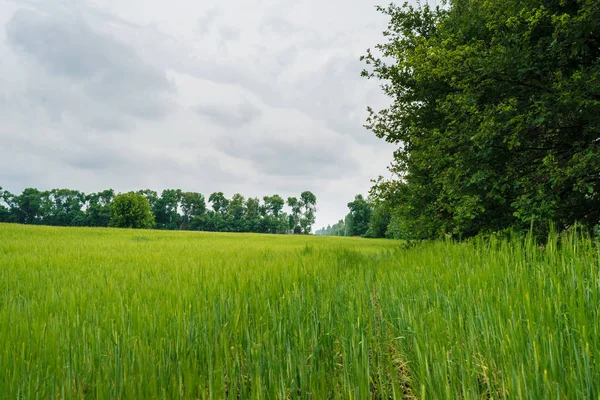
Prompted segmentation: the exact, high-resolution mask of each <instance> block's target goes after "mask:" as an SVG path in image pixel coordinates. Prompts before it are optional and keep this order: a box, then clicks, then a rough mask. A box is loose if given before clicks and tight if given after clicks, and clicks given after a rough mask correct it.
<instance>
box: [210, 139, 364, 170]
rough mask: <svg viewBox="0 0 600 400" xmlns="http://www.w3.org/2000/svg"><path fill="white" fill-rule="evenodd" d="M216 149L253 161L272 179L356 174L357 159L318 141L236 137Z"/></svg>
mask: <svg viewBox="0 0 600 400" xmlns="http://www.w3.org/2000/svg"><path fill="white" fill-rule="evenodd" d="M216 144H217V147H218V148H219V149H220V150H221V151H223V152H224V153H225V154H228V155H230V156H232V157H236V158H241V159H245V160H249V161H251V162H252V163H253V164H254V166H255V167H256V168H257V169H258V170H259V171H260V172H262V173H264V174H267V175H273V176H288V177H308V176H310V177H312V178H313V179H314V178H317V179H319V178H331V177H341V176H344V175H346V174H351V173H354V172H356V171H357V170H358V168H359V165H358V162H357V160H356V159H354V158H352V157H351V156H349V155H348V154H345V152H344V149H343V146H341V147H342V148H336V146H335V145H327V144H325V143H315V142H308V141H303V142H296V143H294V142H287V141H284V140H281V139H280V138H261V139H257V138H254V139H252V140H249V139H246V138H245V137H242V138H235V137H233V136H232V135H228V136H227V137H222V138H221V139H220V140H219V141H217V143H216Z"/></svg>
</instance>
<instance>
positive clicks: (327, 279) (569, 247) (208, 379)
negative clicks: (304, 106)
mask: <svg viewBox="0 0 600 400" xmlns="http://www.w3.org/2000/svg"><path fill="white" fill-rule="evenodd" d="M599 260H600V253H599V248H598V247H597V246H596V245H595V244H594V243H593V242H592V240H591V239H589V238H586V237H580V236H578V235H576V234H574V233H571V234H568V235H563V236H561V237H558V236H557V235H552V236H551V238H550V240H549V241H548V243H547V244H546V245H545V246H538V245H536V244H534V243H533V242H532V241H531V240H521V239H512V240H506V241H502V240H494V239H492V240H489V241H482V240H481V241H472V242H469V243H460V244H457V243H449V242H434V243H428V244H422V245H419V246H416V247H413V248H410V249H402V248H401V246H400V244H399V243H398V242H393V241H377V240H360V239H351V238H323V237H295V236H267V235H252V234H237V235H236V234H214V233H212V234H208V233H206V234H205V233H186V232H157V231H133V230H111V229H76V228H62V229H61V228H46V227H24V226H12V225H0V393H2V396H3V397H6V398H19V397H20V398H32V399H36V398H39V399H47V398H144V399H150V398H153V399H154V398H164V399H173V398H180V397H181V398H192V399H196V398H198V399H207V398H215V399H221V398H227V399H237V398H242V399H243V398H247V399H274V398H307V399H327V398H354V399H367V398H414V397H416V398H420V399H426V398H433V399H445V398H446V399H457V398H466V399H474V398H505V397H509V398H531V399H542V398H549V399H553V398H557V399H558V398H578V399H579V398H598V396H599V395H600V391H599V387H600V372H599V371H600V368H599V366H598V364H597V363H598V359H599V356H600V332H599V328H600V320H599V318H598V306H599V305H600V292H599V289H600V280H599V268H600V261H599Z"/></svg>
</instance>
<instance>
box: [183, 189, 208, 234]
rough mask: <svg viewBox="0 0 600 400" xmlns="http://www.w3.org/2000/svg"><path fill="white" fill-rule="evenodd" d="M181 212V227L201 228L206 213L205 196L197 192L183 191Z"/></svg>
mask: <svg viewBox="0 0 600 400" xmlns="http://www.w3.org/2000/svg"><path fill="white" fill-rule="evenodd" d="M181 212H182V213H183V215H182V216H181V226H180V228H181V229H191V230H199V229H201V227H202V224H203V221H204V217H205V214H206V201H205V200H204V196H203V195H201V194H200V193H196V192H183V193H181Z"/></svg>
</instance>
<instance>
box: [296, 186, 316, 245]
mask: <svg viewBox="0 0 600 400" xmlns="http://www.w3.org/2000/svg"><path fill="white" fill-rule="evenodd" d="M298 205H299V206H300V209H301V210H302V215H301V216H300V226H301V227H302V233H304V234H305V235H307V234H309V233H310V231H311V229H312V226H313V224H314V223H315V218H316V213H317V196H315V195H314V194H313V192H311V191H309V190H307V191H304V192H302V193H301V194H300V200H299V201H298Z"/></svg>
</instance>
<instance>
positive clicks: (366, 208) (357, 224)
mask: <svg viewBox="0 0 600 400" xmlns="http://www.w3.org/2000/svg"><path fill="white" fill-rule="evenodd" d="M348 208H349V209H350V213H351V214H352V230H351V231H350V232H349V235H350V236H362V235H364V234H365V233H366V232H367V230H368V229H369V222H370V220H371V212H372V209H371V205H370V204H369V203H368V202H367V201H366V200H365V199H364V197H363V195H362V194H357V195H356V196H355V197H354V201H351V202H350V203H348Z"/></svg>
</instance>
